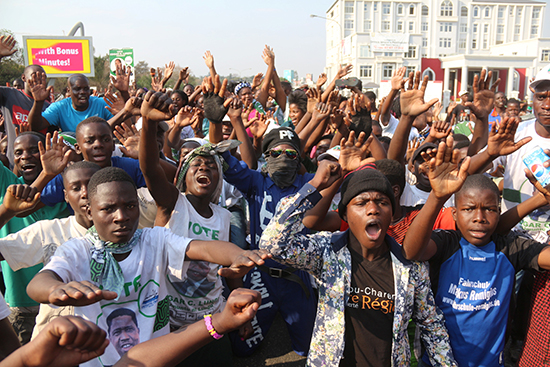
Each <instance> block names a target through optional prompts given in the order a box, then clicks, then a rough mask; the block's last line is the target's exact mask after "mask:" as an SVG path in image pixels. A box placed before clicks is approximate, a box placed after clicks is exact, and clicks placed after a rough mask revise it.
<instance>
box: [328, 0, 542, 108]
mask: <svg viewBox="0 0 550 367" xmlns="http://www.w3.org/2000/svg"><path fill="white" fill-rule="evenodd" d="M545 6H546V4H545V3H544V2H540V1H532V0H416V1H415V0H413V1H406V0H403V1H398V0H388V1H373V0H360V1H359V0H354V1H352V0H337V1H335V2H334V3H333V5H332V6H331V7H330V8H329V9H328V11H327V12H326V33H327V37H326V39H327V45H326V49H327V56H326V57H327V59H326V70H325V72H326V73H327V75H328V76H329V78H330V77H332V76H334V75H335V73H336V71H337V69H338V66H339V65H340V64H349V63H351V64H353V66H354V69H353V70H354V71H353V76H356V77H358V78H360V79H361V80H362V81H363V85H373V86H374V84H386V83H383V81H384V80H388V79H390V78H391V75H392V73H393V71H394V70H395V69H396V68H399V67H402V66H406V67H407V71H417V70H421V71H422V72H423V73H424V74H427V75H428V76H429V77H430V80H433V81H439V82H440V83H441V88H440V89H442V90H443V91H446V93H444V94H445V95H446V96H445V97H448V95H449V94H451V95H456V93H457V92H458V91H459V90H460V89H464V87H463V86H464V85H471V84H472V81H473V76H474V74H475V73H479V72H480V70H481V69H482V67H487V68H489V69H490V70H493V74H494V78H495V80H496V78H497V77H500V78H501V85H500V86H499V90H501V91H504V92H505V93H506V94H507V95H508V96H514V97H519V98H523V97H524V95H525V94H526V92H527V84H528V79H529V78H530V77H532V76H534V75H535V74H536V72H537V71H538V70H539V69H540V68H541V67H542V66H544V65H546V64H547V63H548V62H549V61H550V59H549V58H550V39H544V38H541V34H542V26H543V24H542V20H543V19H544V11H545ZM508 76H511V77H508Z"/></svg>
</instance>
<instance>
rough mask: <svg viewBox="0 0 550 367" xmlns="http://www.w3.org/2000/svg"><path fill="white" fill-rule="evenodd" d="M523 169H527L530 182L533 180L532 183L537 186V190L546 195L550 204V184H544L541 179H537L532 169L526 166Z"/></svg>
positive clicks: (526, 174)
mask: <svg viewBox="0 0 550 367" xmlns="http://www.w3.org/2000/svg"><path fill="white" fill-rule="evenodd" d="M523 170H524V171H525V177H527V179H528V180H529V182H531V184H532V185H533V186H535V189H537V191H538V192H540V193H541V194H542V196H544V198H545V199H546V201H547V202H548V204H550V191H549V189H550V185H549V186H546V187H544V186H542V185H541V183H540V182H539V180H537V179H536V178H535V176H533V173H532V172H531V170H529V169H528V168H524V169H523Z"/></svg>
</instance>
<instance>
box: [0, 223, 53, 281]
mask: <svg viewBox="0 0 550 367" xmlns="http://www.w3.org/2000/svg"><path fill="white" fill-rule="evenodd" d="M43 225H46V221H39V222H36V223H33V224H32V225H30V226H29V227H27V228H23V229H22V230H20V231H19V232H16V233H11V234H10V235H8V236H6V237H4V238H2V239H0V253H1V254H2V256H3V257H4V259H5V260H6V261H7V262H8V265H9V266H10V268H11V269H12V270H13V271H17V270H19V269H22V268H29V267H31V266H34V265H37V264H40V263H42V262H43V261H44V251H43V248H42V246H43V244H44V238H43V236H42V234H43V233H44V232H45V231H47V230H48V229H49V228H48V227H49V226H47V228H42V226H43Z"/></svg>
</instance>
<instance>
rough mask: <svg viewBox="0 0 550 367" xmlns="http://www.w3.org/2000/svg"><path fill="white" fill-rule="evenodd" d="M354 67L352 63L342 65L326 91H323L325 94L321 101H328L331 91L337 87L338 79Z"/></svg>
mask: <svg viewBox="0 0 550 367" xmlns="http://www.w3.org/2000/svg"><path fill="white" fill-rule="evenodd" d="M352 68H353V65H352V64H349V65H340V67H339V69H338V71H337V72H336V75H335V76H334V79H332V81H331V82H330V84H329V85H328V86H327V89H325V91H324V92H323V94H322V96H321V101H326V100H327V99H328V96H329V94H330V92H332V91H333V90H334V88H335V87H336V81H337V80H338V79H342V78H343V77H345V76H346V75H348V74H349V73H351V69H352Z"/></svg>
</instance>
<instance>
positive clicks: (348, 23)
mask: <svg viewBox="0 0 550 367" xmlns="http://www.w3.org/2000/svg"><path fill="white" fill-rule="evenodd" d="M352 31H353V20H351V19H346V20H344V37H347V36H349V35H350V34H351V32H352Z"/></svg>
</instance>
